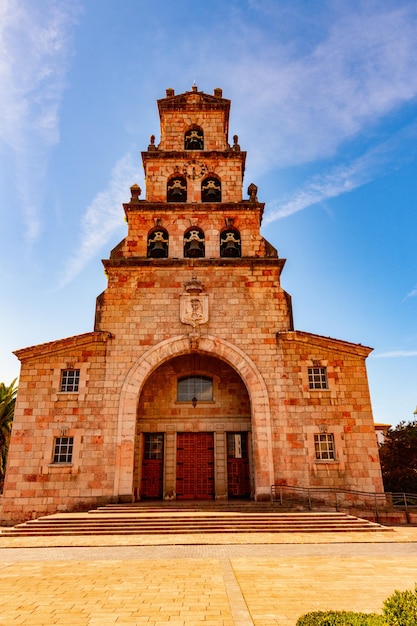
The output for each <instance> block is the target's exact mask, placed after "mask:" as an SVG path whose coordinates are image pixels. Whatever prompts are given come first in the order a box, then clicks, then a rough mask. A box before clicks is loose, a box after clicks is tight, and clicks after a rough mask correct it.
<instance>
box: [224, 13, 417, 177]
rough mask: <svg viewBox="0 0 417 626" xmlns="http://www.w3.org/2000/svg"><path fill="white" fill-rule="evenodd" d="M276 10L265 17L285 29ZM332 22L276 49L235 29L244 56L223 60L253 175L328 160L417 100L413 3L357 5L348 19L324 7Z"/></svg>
mask: <svg viewBox="0 0 417 626" xmlns="http://www.w3.org/2000/svg"><path fill="white" fill-rule="evenodd" d="M330 5H331V3H330ZM330 5H329V6H330ZM280 6H281V5H280V4H279V3H276V7H277V8H276V11H275V13H271V14H270V15H269V16H268V22H269V25H268V27H267V28H270V29H271V31H273V28H277V29H278V30H279V31H280V32H281V30H282V23H287V22H288V19H286V20H285V19H284V20H283V15H282V14H283V13H285V8H284V7H283V8H280ZM360 7H362V10H361V9H360ZM329 14H330V15H331V19H328V20H327V21H323V22H322V23H321V25H320V26H321V28H320V29H317V32H315V33H314V37H311V38H310V39H309V41H308V45H307V44H305V43H302V42H300V40H299V38H296V35H294V40H290V41H286V40H284V37H283V36H282V37H281V39H278V43H277V39H276V38H274V37H272V36H270V37H268V33H267V32H260V31H259V32H258V31H257V29H256V25H255V26H252V24H251V25H250V26H249V25H248V24H244V25H242V26H241V31H239V32H238V33H236V29H235V36H236V40H237V34H238V35H239V36H240V39H241V40H242V41H244V42H245V46H246V48H243V43H241V44H239V43H238V42H237V45H236V47H237V50H238V51H239V55H240V58H235V57H233V59H230V58H227V57H226V59H225V60H219V64H220V68H221V71H222V72H223V71H224V72H225V73H226V74H227V75H230V77H231V78H230V80H231V84H232V87H233V92H234V94H235V95H234V98H235V101H237V102H239V110H237V111H235V112H234V118H233V120H232V122H234V121H236V126H237V128H241V129H243V130H242V131H240V134H241V141H240V143H241V145H242V147H243V146H244V145H248V146H251V152H250V154H249V158H248V170H250V171H251V172H253V173H254V175H255V176H256V175H259V174H262V173H265V171H267V170H271V169H274V168H275V167H287V166H291V165H296V164H301V163H308V162H312V161H315V160H317V159H324V158H329V157H332V156H334V155H335V154H336V153H337V152H338V151H339V150H340V147H341V146H342V145H344V144H345V143H346V142H347V141H350V140H352V139H353V138H355V137H357V136H358V135H359V134H360V133H363V132H364V131H365V132H367V133H368V134H369V135H370V134H371V131H375V129H376V128H377V126H378V123H379V122H380V121H381V120H382V119H383V118H384V117H385V116H386V115H388V114H390V113H392V112H394V111H395V110H397V109H398V108H399V107H401V106H402V105H404V104H405V103H407V102H411V101H412V100H413V99H414V98H415V97H416V96H417V73H416V72H415V59H416V56H417V38H416V36H415V33H416V28H417V7H416V6H415V5H414V4H413V3H408V4H405V3H403V5H402V6H399V7H396V8H389V7H387V4H386V3H369V4H368V3H362V5H360V4H359V9H358V7H356V8H355V9H353V10H351V11H350V12H343V11H340V10H339V11H335V10H334V11H333V12H332V11H331V9H330V8H329ZM300 17H301V16H300ZM304 17H305V16H304ZM285 18H287V16H285ZM242 32H243V34H245V35H246V36H245V37H243V38H242V37H241V35H242ZM271 35H272V32H271ZM299 35H300V32H298V36H299ZM247 41H250V42H251V45H250V47H248V46H247V45H246V44H247ZM236 57H237V54H236ZM241 103H243V107H242V106H241ZM252 146H254V147H255V149H253V148H252Z"/></svg>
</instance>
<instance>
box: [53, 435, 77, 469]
mask: <svg viewBox="0 0 417 626" xmlns="http://www.w3.org/2000/svg"><path fill="white" fill-rule="evenodd" d="M73 447H74V437H55V446H54V461H53V462H54V463H72V451H73Z"/></svg>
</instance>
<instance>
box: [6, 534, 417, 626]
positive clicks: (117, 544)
mask: <svg viewBox="0 0 417 626" xmlns="http://www.w3.org/2000/svg"><path fill="white" fill-rule="evenodd" d="M0 564H1V565H0V624H1V625H2V626H3V625H4V626H9V625H10V624H13V625H15V624H16V625H18V624H28V625H29V624H30V625H31V626H50V625H53V624H60V625H66V624H68V625H71V626H84V625H89V626H90V625H91V626H93V625H94V626H106V625H107V624H117V625H118V626H122V625H128V624H129V625H132V624H146V625H147V626H160V625H162V624H164V625H166V626H198V625H199V624H202V625H204V626H253V625H255V626H272V625H274V626H295V623H296V621H297V618H298V617H299V616H300V615H302V614H303V613H305V612H308V611H313V610H326V609H339V610H342V609H343V610H353V611H364V612H373V611H375V612H381V609H382V603H383V601H384V599H385V598H386V597H387V596H388V595H390V594H391V593H392V592H393V591H394V590H395V589H401V590H403V589H414V584H415V582H417V528H415V527H397V528H395V529H393V531H392V532H378V531H377V532H367V533H362V532H359V533H358V532H357V533H299V534H294V535H290V534H268V533H265V534H261V535H259V534H257V535H254V534H236V535H218V534H211V535H207V534H205V535H175V536H166V535H160V536H146V535H142V536H107V537H97V536H96V537H94V536H92V537H88V536H83V537H71V536H68V537H51V538H46V537H45V538H35V537H30V538H15V537H5V536H3V537H2V536H1V534H0Z"/></svg>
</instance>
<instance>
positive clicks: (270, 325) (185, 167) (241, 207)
mask: <svg viewBox="0 0 417 626" xmlns="http://www.w3.org/2000/svg"><path fill="white" fill-rule="evenodd" d="M158 110H159V116H160V141H159V143H158V144H157V143H156V142H155V137H154V136H152V137H151V140H150V144H149V146H148V149H147V150H146V151H144V152H143V153H142V161H143V167H144V170H145V176H146V199H142V198H141V195H142V192H141V190H140V188H139V187H138V186H137V185H133V186H132V187H131V189H130V201H129V202H127V203H126V204H124V205H123V206H124V211H125V215H126V220H127V224H128V232H127V235H126V237H125V239H123V241H121V242H120V244H118V245H117V246H116V247H115V248H114V249H113V250H112V251H111V253H110V256H109V258H108V259H106V260H104V261H103V263H104V267H105V271H106V274H107V279H108V284H107V288H106V289H105V291H104V292H103V293H102V294H101V295H100V296H99V297H98V298H97V305H96V315H95V326H94V330H93V331H92V332H88V333H85V334H82V335H77V336H73V337H69V338H65V339H61V340H58V341H53V342H50V343H46V344H41V345H36V346H33V347H29V348H24V349H21V350H18V351H16V353H15V354H16V355H17V357H18V358H19V359H20V361H21V375H20V383H19V392H18V398H17V403H16V410H15V418H14V425H13V432H12V439H11V444H10V451H9V458H8V467H7V472H6V479H5V484H4V492H3V496H2V499H1V507H2V520H3V522H4V523H13V522H16V521H21V520H24V519H28V518H30V517H36V516H39V515H44V514H49V513H53V512H57V511H74V510H82V509H86V508H88V507H94V506H97V505H100V504H105V503H108V502H131V501H135V500H140V499H141V500H142V499H161V500H162V499H172V500H174V499H178V500H180V499H223V500H226V499H231V498H252V499H256V500H262V499H269V497H270V494H271V486H272V485H274V484H281V485H293V486H303V487H309V486H310V487H313V486H320V487H322V486H325V487H339V488H346V489H352V490H361V491H368V492H383V485H382V478H381V470H380V464H379V457H378V449H377V442H376V436H375V428H374V423H373V417H372V409H371V403H370V396H369V389H368V382H367V373H366V364H365V360H366V357H367V356H368V354H369V353H370V351H371V350H370V348H366V347H364V346H362V345H358V344H353V343H350V342H346V341H342V340H339V339H331V338H328V337H322V336H319V335H314V334H311V333H307V332H302V331H298V330H295V329H294V325H293V319H292V310H291V298H290V296H289V295H288V294H287V293H286V292H285V291H284V290H283V289H282V287H281V284H280V275H281V271H282V270H283V267H284V263H285V260H284V259H282V258H280V257H279V256H278V253H277V250H276V249H275V248H274V247H273V246H272V245H271V244H269V243H268V242H267V241H266V240H265V239H264V238H263V237H262V235H261V232H260V227H261V221H262V214H263V210H264V204H263V203H262V202H259V200H258V197H257V188H256V186H255V185H253V184H251V185H249V188H248V192H247V197H246V198H244V197H243V195H242V186H243V175H244V169H245V158H246V153H245V152H244V151H242V150H241V148H240V146H239V143H238V137H237V136H234V137H233V143H232V144H229V140H228V127H229V112H230V101H229V100H227V99H225V98H223V95H222V90H221V89H215V90H214V93H213V95H208V94H206V93H204V92H202V91H198V89H197V87H195V86H194V87H193V88H192V90H191V91H189V92H186V93H183V94H180V95H175V93H174V90H173V89H167V90H166V97H165V98H162V99H160V100H158Z"/></svg>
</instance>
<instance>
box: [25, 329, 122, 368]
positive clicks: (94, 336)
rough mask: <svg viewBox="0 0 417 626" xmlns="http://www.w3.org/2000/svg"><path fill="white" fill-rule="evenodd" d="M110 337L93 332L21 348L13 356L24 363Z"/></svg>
mask: <svg viewBox="0 0 417 626" xmlns="http://www.w3.org/2000/svg"><path fill="white" fill-rule="evenodd" d="M111 337H112V335H111V333H109V332H107V331H98V332H96V331H93V332H91V333H83V334H82V335H74V336H72V337H66V338H65V339H58V340H56V341H49V342H47V343H40V344H38V345H36V346H29V347H28V348H21V349H20V350H15V351H14V352H13V354H14V355H16V356H17V358H18V359H19V361H26V360H27V359H31V358H35V357H39V356H43V355H45V354H48V353H51V352H59V351H60V350H68V349H69V348H80V347H81V346H85V345H89V344H92V343H98V342H106V341H108V340H109V339H111Z"/></svg>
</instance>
